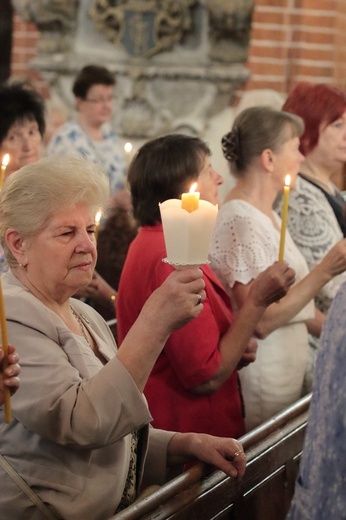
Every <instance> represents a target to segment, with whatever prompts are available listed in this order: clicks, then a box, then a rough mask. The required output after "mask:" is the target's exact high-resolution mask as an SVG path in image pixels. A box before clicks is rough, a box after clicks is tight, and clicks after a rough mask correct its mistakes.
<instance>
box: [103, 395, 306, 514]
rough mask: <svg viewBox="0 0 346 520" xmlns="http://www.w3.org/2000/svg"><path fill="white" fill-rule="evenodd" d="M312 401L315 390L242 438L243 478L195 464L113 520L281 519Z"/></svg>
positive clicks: (286, 507)
mask: <svg viewBox="0 0 346 520" xmlns="http://www.w3.org/2000/svg"><path fill="white" fill-rule="evenodd" d="M310 399H311V394H309V395H308V396H306V397H304V398H303V399H300V400H299V401H298V402H297V403H295V404H294V405H292V406H290V407H289V408H287V409H286V410H284V411H283V412H282V413H280V414H278V415H276V416H275V417H273V418H272V419H270V420H269V421H267V422H265V423H264V424H263V425H261V426H260V427H258V428H256V429H255V430H253V431H251V432H250V433H248V434H246V435H244V436H243V437H242V438H241V439H240V441H241V442H242V443H243V446H244V449H245V453H246V456H247V461H248V462H247V469H246V473H245V477H244V478H243V479H242V481H240V482H237V481H235V480H234V479H232V478H230V477H227V476H226V475H225V474H224V473H223V472H221V471H215V470H214V471H212V470H211V469H210V468H208V467H206V466H205V465H203V464H197V465H196V466H193V467H192V468H191V469H189V470H188V471H186V472H185V473H183V474H182V475H180V476H179V477H177V478H175V479H174V480H171V481H170V482H168V483H167V484H165V485H164V486H162V487H160V488H158V489H157V490H156V491H154V492H153V493H152V494H151V495H149V496H147V497H145V498H143V499H140V500H138V501H137V502H135V503H134V504H133V505H132V506H130V507H128V508H127V509H125V510H124V511H122V512H121V513H118V514H117V515H115V516H113V517H112V519H110V520H137V519H141V520H163V519H170V520H195V519H196V520H197V519H198V520H211V519H215V520H216V519H217V520H222V519H228V520H283V519H284V518H285V516H286V513H287V511H288V509H289V505H290V502H291V499H292V496H293V491H294V482H295V478H296V474H297V471H298V464H299V459H300V456H301V451H302V447H303V441H304V434H305V429H306V424H307V416H308V409H309V404H310Z"/></svg>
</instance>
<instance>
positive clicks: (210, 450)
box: [167, 433, 246, 479]
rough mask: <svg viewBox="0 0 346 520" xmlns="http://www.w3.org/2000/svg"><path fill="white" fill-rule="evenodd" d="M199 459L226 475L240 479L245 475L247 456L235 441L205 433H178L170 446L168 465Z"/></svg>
mask: <svg viewBox="0 0 346 520" xmlns="http://www.w3.org/2000/svg"><path fill="white" fill-rule="evenodd" d="M188 459H189V460H193V459H198V460H199V461H201V462H205V463H207V464H212V465H213V466H216V467H217V468H218V469H220V470H221V471H223V472H224V473H226V475H228V476H230V477H233V478H237V479H240V478H242V477H243V475H244V473H245V467H246V456H245V454H244V451H243V447H242V445H241V443H240V442H239V441H237V440H235V439H230V438H224V437H214V436H212V435H206V434H203V433H176V434H175V435H174V436H173V437H172V439H171V440H170V443H169V445H168V461H167V462H168V465H169V466H170V465H174V464H184V463H186V462H187V460H188Z"/></svg>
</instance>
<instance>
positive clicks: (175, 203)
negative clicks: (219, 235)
mask: <svg viewBox="0 0 346 520" xmlns="http://www.w3.org/2000/svg"><path fill="white" fill-rule="evenodd" d="M160 213H161V220H162V227H163V233H164V238H165V246H166V253H167V258H166V259H165V261H166V262H168V263H169V264H171V265H173V266H174V267H176V268H179V267H180V266H189V265H203V264H205V263H207V262H208V253H209V248H210V242H211V237H212V235H213V232H214V228H215V222H216V217H217V213H218V207H217V205H216V206H214V205H213V204H211V203H210V202H208V201H206V200H200V201H199V206H198V209H196V210H195V211H192V212H191V213H190V212H188V211H185V209H183V208H182V204H181V200H180V199H169V200H165V201H164V202H162V203H161V204H160Z"/></svg>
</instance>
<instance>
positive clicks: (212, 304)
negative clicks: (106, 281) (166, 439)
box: [117, 224, 245, 437]
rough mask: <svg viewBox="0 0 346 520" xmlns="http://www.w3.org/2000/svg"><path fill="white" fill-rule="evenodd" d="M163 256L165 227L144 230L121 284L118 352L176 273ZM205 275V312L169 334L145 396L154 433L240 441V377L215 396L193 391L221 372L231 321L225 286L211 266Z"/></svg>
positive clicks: (132, 248) (130, 254) (235, 376)
mask: <svg viewBox="0 0 346 520" xmlns="http://www.w3.org/2000/svg"><path fill="white" fill-rule="evenodd" d="M165 256H166V249H165V244H164V236H163V231H162V225H161V224H157V225H155V226H153V227H147V226H145V227H142V228H141V229H140V231H139V234H138V235H137V237H136V238H135V239H134V241H133V242H132V244H131V246H130V249H129V252H128V255H127V258H126V261H125V265H124V268H123V271H122V275H121V279H120V285H119V293H118V299H117V319H118V325H117V327H118V339H119V344H120V348H121V342H122V340H123V338H124V337H125V335H126V334H127V332H128V331H129V329H130V328H131V326H132V325H133V323H134V322H135V320H136V318H137V317H138V314H139V313H140V311H141V309H142V307H143V305H144V303H145V301H146V300H147V298H148V297H149V296H150V294H151V293H152V292H153V291H154V290H155V289H157V287H159V286H160V285H161V284H162V282H163V281H164V280H165V279H166V278H167V276H168V275H169V274H170V273H171V272H172V270H173V268H172V267H170V266H169V265H167V264H165V263H163V262H162V259H163V258H165ZM202 270H203V273H204V281H205V284H206V286H205V290H206V293H207V299H206V301H205V302H204V303H203V305H204V309H203V311H202V313H201V314H200V315H199V316H198V317H197V318H196V319H194V320H193V321H192V322H190V323H189V324H188V325H185V326H184V327H183V328H182V329H179V330H177V331H175V332H173V333H172V334H171V336H170V337H169V339H168V341H167V343H166V345H165V347H164V349H163V351H162V353H161V354H160V356H159V357H158V359H157V361H156V364H155V366H154V368H153V370H152V373H151V375H150V377H149V379H148V382H147V384H146V386H145V389H144V394H145V396H146V398H147V400H148V404H149V409H150V412H151V415H152V417H153V423H152V424H153V426H154V427H155V428H161V429H164V430H173V431H179V432H189V431H191V432H198V433H209V434H211V435H217V436H223V437H240V436H241V435H243V434H244V432H245V428H244V421H243V413H242V402H241V396H240V391H239V385H238V374H237V372H236V371H234V372H233V373H232V374H231V375H230V377H229V379H228V380H227V381H226V382H225V383H224V384H223V385H222V386H221V388H219V390H217V392H215V393H214V394H213V395H210V396H201V395H197V394H194V393H192V392H191V391H190V390H189V388H192V387H194V386H196V385H199V384H201V383H203V382H204V381H206V380H208V379H210V377H211V376H212V375H213V374H214V373H215V372H216V370H217V369H218V367H219V364H220V352H219V350H218V348H217V345H218V343H219V340H220V337H221V336H222V335H223V334H224V333H225V332H226V331H227V329H228V327H229V325H230V323H231V322H232V320H233V313H232V308H231V304H230V300H229V298H228V296H227V294H226V292H225V291H224V289H223V287H222V285H221V284H220V282H219V281H218V279H217V278H216V276H215V275H214V274H213V272H212V270H211V269H210V268H209V267H208V266H207V265H205V266H203V267H202Z"/></svg>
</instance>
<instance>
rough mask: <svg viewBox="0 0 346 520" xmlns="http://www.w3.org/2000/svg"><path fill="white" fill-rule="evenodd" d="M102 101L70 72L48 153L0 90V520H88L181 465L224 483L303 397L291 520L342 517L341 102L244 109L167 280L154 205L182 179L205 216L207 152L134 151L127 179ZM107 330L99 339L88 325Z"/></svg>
mask: <svg viewBox="0 0 346 520" xmlns="http://www.w3.org/2000/svg"><path fill="white" fill-rule="evenodd" d="M114 88H115V79H114V76H113V74H111V73H110V72H109V71H108V70H107V69H104V68H103V67H100V66H97V65H87V66H86V67H83V69H82V70H81V71H80V73H79V74H78V75H77V77H76V80H75V81H74V84H73V94H74V97H75V108H76V116H75V117H74V118H73V119H71V120H69V121H67V122H65V123H64V124H62V125H61V127H60V128H59V129H57V131H56V132H55V134H54V135H53V136H52V139H51V140H50V143H49V144H48V147H47V149H46V150H45V151H44V150H43V149H42V139H43V137H44V133H45V127H46V116H45V103H44V100H43V98H41V96H40V95H39V94H37V92H35V90H34V89H33V88H32V87H31V86H29V85H25V84H8V85H3V86H0V104H2V106H3V107H4V109H3V112H2V115H1V118H0V155H1V157H2V156H3V155H4V154H5V153H9V155H10V163H9V165H8V167H7V168H6V175H5V180H4V183H3V186H2V188H1V192H0V245H1V251H0V253H1V254H2V264H1V272H2V273H3V274H2V277H1V281H2V290H3V296H4V302H5V310H6V320H7V327H8V335H9V340H10V343H11V344H10V345H9V347H8V355H7V358H8V359H7V362H8V366H6V368H4V369H2V370H1V369H0V423H1V427H0V454H1V457H0V474H1V494H0V511H1V514H2V515H5V516H4V518H5V517H6V518H11V517H12V518H24V517H26V518H29V517H30V518H42V517H46V518H57V519H58V518H65V519H69V520H73V519H80V518H85V519H90V520H97V519H100V520H101V519H102V520H105V519H107V518H109V517H111V516H112V515H114V514H115V513H116V512H119V511H121V510H122V509H124V508H126V507H127V506H128V505H130V504H131V503H133V501H134V500H136V498H137V497H138V495H139V494H140V492H141V490H143V489H144V488H145V487H146V486H148V485H150V484H162V483H164V482H165V481H167V480H168V479H170V478H172V476H174V475H176V474H178V473H179V472H181V471H183V470H184V468H185V467H186V465H189V464H191V463H194V462H195V461H197V460H201V461H203V462H206V463H208V464H212V465H214V466H215V467H217V468H219V469H221V470H222V471H224V472H225V473H226V474H227V475H229V476H231V477H234V478H238V479H239V478H241V477H242V476H243V475H244V472H245V466H246V457H245V455H244V452H243V449H242V445H241V443H240V442H239V440H238V439H239V438H240V437H241V436H242V435H243V434H244V433H245V432H248V431H250V430H251V429H253V428H254V427H256V426H258V425H260V424H262V423H263V422H264V421H266V420H267V419H269V418H271V417H272V416H273V415H275V414H276V413H278V412H280V411H282V410H283V409H284V408H285V407H287V406H288V405H290V404H293V403H294V402H295V401H296V400H297V399H299V398H300V397H301V396H303V395H304V394H306V393H307V392H308V391H311V389H313V398H312V406H311V416H310V417H311V419H310V422H309V427H308V431H307V436H306V441H305V447H304V452H303V458H302V463H301V468H300V473H299V477H298V480H297V485H296V491H295V496H294V499H293V502H292V508H291V511H290V516H289V518H290V519H291V520H298V519H299V520H303V519H304V520H305V519H306V520H307V519H308V518H309V519H314V520H315V519H316V520H317V519H318V518H322V517H324V516H326V512H328V514H329V516H330V517H331V518H333V514H334V515H336V516H334V517H335V518H338V517H339V516H340V515H341V512H342V511H343V510H344V499H343V498H342V495H343V493H342V489H343V485H344V477H343V474H342V475H340V472H339V471H338V470H337V469H336V466H337V464H338V463H339V460H340V457H341V458H342V454H343V452H344V448H343V442H342V439H343V438H344V433H345V428H344V424H345V418H344V412H343V408H344V407H343V406H342V402H344V400H345V399H344V391H343V386H344V384H343V379H344V378H343V370H342V369H343V366H344V361H343V360H344V346H345V344H346V342H345V332H344V329H345V327H344V326H343V322H342V316H343V308H344V307H343V306H344V305H345V294H346V293H345V284H344V281H345V280H346V278H345V277H346V274H345V273H346V238H345V236H346V235H345V229H346V225H345V202H344V198H343V196H342V193H341V190H340V189H338V188H337V187H336V185H335V184H334V183H333V182H332V179H333V176H334V175H335V174H337V173H339V172H340V171H341V169H342V168H343V167H344V164H345V161H346V94H345V93H344V92H343V91H342V90H341V89H338V88H335V87H331V86H327V85H322V84H316V85H313V84H308V83H305V82H303V83H299V84H297V85H296V87H295V88H294V89H293V90H292V92H290V93H289V94H288V96H287V98H286V101H285V103H284V105H283V107H282V109H278V108H275V109H274V108H271V107H269V106H254V107H249V108H246V109H244V110H242V111H240V113H239V114H238V115H237V117H236V119H235V120H234V123H233V125H232V127H231V128H230V129H229V132H227V134H226V135H225V136H224V137H223V138H222V142H221V143H220V147H222V151H223V154H224V157H225V158H226V160H227V161H228V163H229V169H230V174H231V175H232V176H233V178H234V183H233V187H231V189H230V191H229V192H228V193H227V194H226V196H225V198H224V200H223V201H222V204H221V206H220V208H219V211H218V217H217V221H216V227H215V232H214V235H213V238H212V242H211V244H210V254H209V263H207V264H204V265H202V266H199V267H196V266H190V267H186V268H184V269H176V268H175V267H174V266H172V265H170V264H169V263H168V262H163V261H162V260H163V259H164V258H165V257H166V249H165V237H164V231H163V226H162V222H161V213H160V209H159V204H160V203H162V202H164V201H166V200H169V199H179V198H180V196H181V194H182V193H186V192H188V191H189V188H190V187H191V185H192V184H193V183H197V186H198V192H199V194H200V198H201V199H202V200H205V201H208V202H209V203H211V204H213V205H216V204H220V201H219V199H218V195H219V189H220V186H221V185H222V183H223V178H222V176H221V175H219V174H218V173H217V172H216V171H215V169H214V168H213V166H212V156H211V151H210V149H209V147H208V144H207V143H205V142H204V141H203V140H202V139H200V138H198V137H191V136H187V135H180V134H174V135H173V134H172V135H164V136H160V137H157V138H155V139H152V140H150V141H148V142H146V143H145V144H143V146H141V147H140V148H139V150H137V152H136V154H135V156H134V158H133V160H132V162H131V164H130V166H129V169H128V171H126V165H125V158H124V153H123V148H122V146H120V141H119V139H118V137H117V136H116V135H115V134H114V132H113V130H112V129H111V126H110V120H111V116H112V111H113V101H114ZM41 156H42V158H40V157H41ZM43 156H46V157H43ZM287 174H289V175H290V178H291V190H290V198H289V208H288V216H287V231H286V239H285V248H284V259H283V260H280V261H278V253H279V242H280V231H281V226H282V220H281V211H282V188H283V185H284V179H285V176H286V175H287ZM100 208H103V211H104V216H103V220H102V222H101V226H100V229H98V225H97V223H95V215H96V213H97V211H99V209H100ZM96 234H97V237H96ZM96 239H97V240H96ZM98 252H99V259H98V258H97V256H98ZM115 316H116V319H117V326H116V333H115V334H114V333H112V332H111V330H110V328H109V327H108V325H107V323H106V321H105V320H109V319H112V318H115ZM114 336H115V337H116V340H117V341H116V340H115V337H114ZM3 359H4V351H3V349H1V348H0V366H1V364H2V362H3ZM6 365H7V363H6ZM19 376H20V379H19ZM6 388H8V389H9V390H10V394H11V409H12V420H11V421H10V422H9V423H6V421H5V410H4V406H3V403H4V393H5V389H6ZM172 402H173V403H174V406H171V403H172ZM328 439H331V440H330V441H329V440H328ZM328 443H329V448H330V450H329V449H328V450H327V453H325V450H326V449H327V448H328ZM332 450H333V451H332ZM326 455H327V457H328V463H327V464H326ZM4 461H5V462H4ZM9 468H10V469H9ZM14 474H15V475H17V476H19V478H15V477H14V476H13V475H14ZM331 474H333V477H331ZM21 479H22V480H23V481H24V484H25V485H23V486H21V485H19V484H18V482H19V481H20V480H21ZM18 486H19V487H18ZM28 489H29V491H28ZM331 489H332V490H331ZM316 496H319V501H317V500H316ZM317 502H318V505H317ZM309 515H310V516H309ZM338 515H339V516H338Z"/></svg>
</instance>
